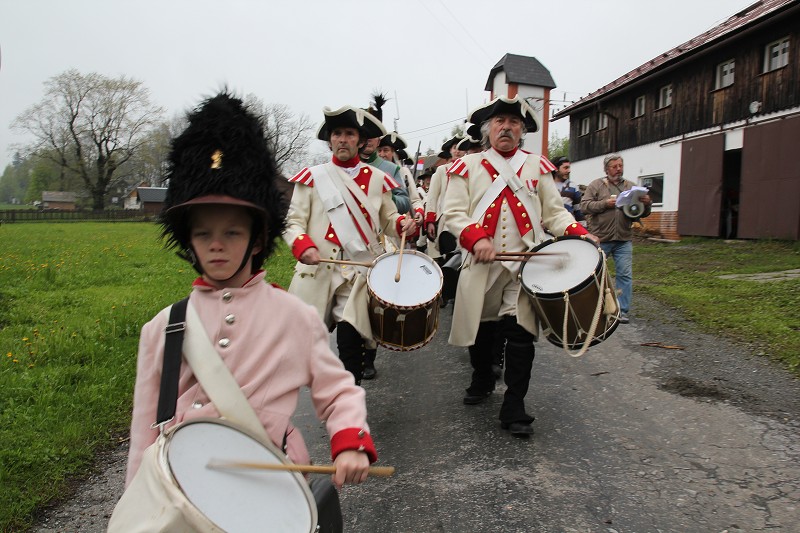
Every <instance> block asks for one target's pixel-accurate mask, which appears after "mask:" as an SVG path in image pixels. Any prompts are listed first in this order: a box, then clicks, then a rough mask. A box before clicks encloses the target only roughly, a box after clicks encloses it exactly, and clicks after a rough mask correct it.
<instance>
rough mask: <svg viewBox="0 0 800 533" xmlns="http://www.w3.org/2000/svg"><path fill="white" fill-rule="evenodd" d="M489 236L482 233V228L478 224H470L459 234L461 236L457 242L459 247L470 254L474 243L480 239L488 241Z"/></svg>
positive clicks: (484, 232)
mask: <svg viewBox="0 0 800 533" xmlns="http://www.w3.org/2000/svg"><path fill="white" fill-rule="evenodd" d="M488 238H489V234H488V233H486V231H484V229H483V227H482V226H481V225H480V224H470V225H469V226H467V227H466V228H464V230H463V231H462V232H461V236H460V237H459V239H458V241H459V242H460V243H461V247H462V248H464V249H465V250H469V251H470V253H472V248H473V247H474V246H475V243H476V242H478V241H479V240H481V239H488Z"/></svg>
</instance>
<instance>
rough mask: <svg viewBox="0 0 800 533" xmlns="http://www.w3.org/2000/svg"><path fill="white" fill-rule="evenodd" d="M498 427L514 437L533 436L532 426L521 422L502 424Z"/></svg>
mask: <svg viewBox="0 0 800 533" xmlns="http://www.w3.org/2000/svg"><path fill="white" fill-rule="evenodd" d="M500 427H501V428H503V429H506V430H508V432H509V433H511V434H512V435H514V436H515V437H530V436H531V435H533V426H531V425H530V424H525V423H523V422H511V423H507V422H503V423H501V424H500Z"/></svg>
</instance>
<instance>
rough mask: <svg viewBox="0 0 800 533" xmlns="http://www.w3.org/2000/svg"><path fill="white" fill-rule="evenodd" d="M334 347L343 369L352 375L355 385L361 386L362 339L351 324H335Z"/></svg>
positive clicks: (362, 369) (362, 364)
mask: <svg viewBox="0 0 800 533" xmlns="http://www.w3.org/2000/svg"><path fill="white" fill-rule="evenodd" d="M336 346H337V348H338V349H339V359H341V360H342V363H344V367H345V368H346V369H347V370H348V371H349V372H350V373H351V374H353V377H354V378H355V380H356V385H361V377H362V375H363V372H364V339H362V338H361V335H360V334H359V333H358V331H357V330H356V328H354V327H353V326H352V324H349V323H347V322H339V323H337V324H336Z"/></svg>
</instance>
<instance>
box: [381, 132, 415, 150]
mask: <svg viewBox="0 0 800 533" xmlns="http://www.w3.org/2000/svg"><path fill="white" fill-rule="evenodd" d="M378 146H379V147H380V146H390V147H392V148H393V149H394V151H395V152H399V151H400V150H404V149H406V148H407V147H408V145H407V144H406V141H405V140H404V139H403V138H402V137H400V134H399V133H397V132H396V131H393V132H391V133H387V134H386V135H384V136H383V137H381V142H379V143H378Z"/></svg>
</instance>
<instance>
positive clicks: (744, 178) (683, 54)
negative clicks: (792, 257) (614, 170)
mask: <svg viewBox="0 0 800 533" xmlns="http://www.w3.org/2000/svg"><path fill="white" fill-rule="evenodd" d="M563 117H569V121H570V144H569V147H570V159H571V160H572V180H573V182H575V183H577V184H588V183H589V182H590V181H591V180H593V179H594V178H597V177H600V176H602V175H603V163H602V160H603V157H604V156H605V155H606V154H608V153H611V152H619V153H620V154H622V156H623V157H624V160H625V177H626V178H627V179H629V180H631V181H633V182H635V183H638V184H639V185H644V186H647V187H649V188H650V191H651V196H652V197H653V199H654V207H653V214H652V215H651V216H650V217H648V218H646V219H642V222H643V223H644V224H645V226H646V229H648V230H650V231H652V232H654V233H660V234H661V235H662V236H664V237H666V238H677V237H678V236H680V235H700V236H711V237H724V238H777V239H790V240H796V239H798V238H800V150H798V146H800V0H761V1H758V2H755V3H754V4H752V5H750V6H748V7H747V8H745V9H743V10H742V11H740V12H738V13H735V14H733V15H732V16H730V17H729V18H728V19H727V20H725V21H724V22H723V23H721V24H719V25H718V26H716V27H714V28H711V29H710V30H708V31H707V32H705V33H703V34H701V35H698V36H696V37H694V38H693V39H691V40H689V41H687V42H685V43H682V44H680V45H678V46H676V47H675V48H673V49H671V50H667V51H665V52H664V53H663V54H661V55H659V56H658V57H655V58H653V59H651V60H650V61H648V62H647V63H645V64H643V65H640V66H638V67H636V68H635V69H633V70H632V71H630V72H628V73H627V74H625V75H623V76H621V77H620V78H618V79H616V80H613V81H611V82H610V83H608V84H607V85H605V86H603V87H601V88H599V89H598V90H596V91H594V92H593V93H591V94H589V95H587V96H586V97H584V98H582V99H581V100H579V101H578V102H576V103H575V104H572V105H571V106H569V107H567V108H565V109H564V110H562V111H560V112H558V113H556V114H555V115H554V117H553V119H554V120H557V119H560V118H563Z"/></svg>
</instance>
